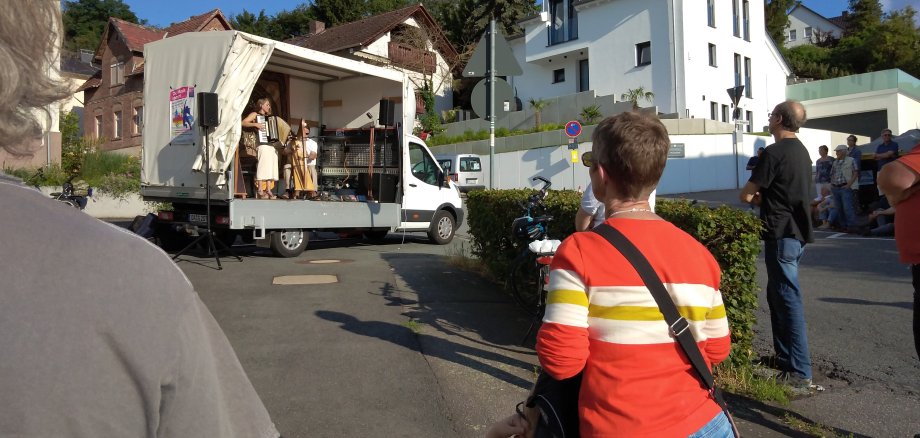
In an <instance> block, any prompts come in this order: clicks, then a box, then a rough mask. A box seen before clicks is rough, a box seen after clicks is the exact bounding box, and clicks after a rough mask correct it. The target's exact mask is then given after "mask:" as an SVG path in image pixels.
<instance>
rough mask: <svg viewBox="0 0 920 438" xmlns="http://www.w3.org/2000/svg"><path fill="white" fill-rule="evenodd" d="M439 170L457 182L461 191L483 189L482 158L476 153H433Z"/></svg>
mask: <svg viewBox="0 0 920 438" xmlns="http://www.w3.org/2000/svg"><path fill="white" fill-rule="evenodd" d="M435 159H437V160H438V164H440V165H441V170H443V171H444V173H445V174H447V175H448V176H449V177H450V180H451V181H453V182H454V183H456V184H457V187H459V188H460V191H461V192H468V191H470V190H476V189H484V188H486V186H485V179H484V178H483V174H482V159H481V158H480V157H479V155H476V154H444V155H435Z"/></svg>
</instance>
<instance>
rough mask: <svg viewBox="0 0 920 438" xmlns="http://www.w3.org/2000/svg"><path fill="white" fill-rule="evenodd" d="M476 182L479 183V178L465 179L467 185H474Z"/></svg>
mask: <svg viewBox="0 0 920 438" xmlns="http://www.w3.org/2000/svg"><path fill="white" fill-rule="evenodd" d="M478 182H479V178H467V179H466V183H467V184H476V183H478Z"/></svg>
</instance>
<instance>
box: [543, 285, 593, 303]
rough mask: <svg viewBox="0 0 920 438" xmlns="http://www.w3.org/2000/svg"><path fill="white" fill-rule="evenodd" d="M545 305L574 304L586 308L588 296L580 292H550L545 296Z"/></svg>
mask: <svg viewBox="0 0 920 438" xmlns="http://www.w3.org/2000/svg"><path fill="white" fill-rule="evenodd" d="M546 304H547V305H549V304H575V305H578V306H583V307H588V296H587V295H585V293H584V291H580V290H564V289H562V290H551V291H549V293H548V294H547V295H546Z"/></svg>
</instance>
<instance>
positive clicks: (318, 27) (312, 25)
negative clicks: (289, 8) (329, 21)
mask: <svg viewBox="0 0 920 438" xmlns="http://www.w3.org/2000/svg"><path fill="white" fill-rule="evenodd" d="M307 26H309V30H310V33H309V34H310V35H316V34H318V33H320V32H322V31H324V30H326V23H323V22H322V21H317V20H311V21H310V22H309V23H307Z"/></svg>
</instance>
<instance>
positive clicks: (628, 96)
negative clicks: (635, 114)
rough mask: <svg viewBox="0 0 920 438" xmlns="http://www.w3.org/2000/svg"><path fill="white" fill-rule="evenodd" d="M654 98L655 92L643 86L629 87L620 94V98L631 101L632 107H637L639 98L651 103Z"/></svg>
mask: <svg viewBox="0 0 920 438" xmlns="http://www.w3.org/2000/svg"><path fill="white" fill-rule="evenodd" d="M654 99H655V93H652V92H651V91H646V89H645V87H639V88H630V89H629V90H626V92H625V93H623V94H621V95H620V100H623V101H626V102H632V105H633V109H639V100H644V101H646V102H649V103H651V102H652V101H653V100H654Z"/></svg>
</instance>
